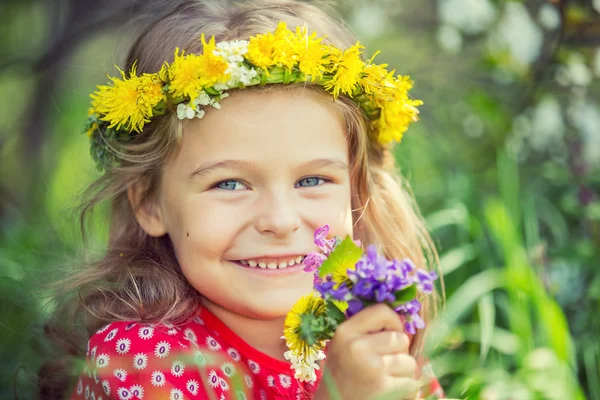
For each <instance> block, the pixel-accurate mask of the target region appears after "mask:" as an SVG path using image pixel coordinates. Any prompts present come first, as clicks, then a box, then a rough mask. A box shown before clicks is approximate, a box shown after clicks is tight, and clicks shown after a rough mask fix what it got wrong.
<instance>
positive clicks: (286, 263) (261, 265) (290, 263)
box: [239, 256, 304, 269]
mask: <svg viewBox="0 0 600 400" xmlns="http://www.w3.org/2000/svg"><path fill="white" fill-rule="evenodd" d="M302 260H304V256H298V257H296V258H294V259H291V260H288V261H281V262H280V263H276V262H274V261H271V262H266V261H255V260H240V261H239V263H240V264H242V265H248V266H250V267H259V268H263V269H264V268H268V269H277V268H279V269H283V268H287V267H291V266H293V265H296V264H300V263H301V262H302Z"/></svg>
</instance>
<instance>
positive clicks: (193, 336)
mask: <svg viewBox="0 0 600 400" xmlns="http://www.w3.org/2000/svg"><path fill="white" fill-rule="evenodd" d="M183 336H185V337H186V339H187V340H189V341H190V342H194V343H195V342H196V341H197V340H198V338H197V337H196V334H195V333H194V331H193V330H191V329H190V328H186V329H185V330H184V331H183Z"/></svg>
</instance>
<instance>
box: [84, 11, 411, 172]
mask: <svg viewBox="0 0 600 400" xmlns="http://www.w3.org/2000/svg"><path fill="white" fill-rule="evenodd" d="M200 40H201V42H202V45H203V52H202V54H185V52H184V51H183V50H181V51H180V49H179V48H177V49H175V59H174V60H173V62H172V63H171V64H169V63H167V62H165V63H164V64H163V66H162V68H161V70H160V71H159V72H157V73H153V74H148V73H144V74H142V75H140V76H138V75H137V72H136V65H135V64H134V65H133V67H132V68H131V70H130V71H129V72H128V73H125V72H124V71H122V70H120V69H119V71H120V73H121V78H116V77H115V78H113V77H109V79H110V80H111V81H112V84H110V85H103V86H98V90H97V91H95V92H94V93H93V94H92V95H91V98H92V107H91V108H90V110H89V116H88V119H87V122H86V124H85V129H84V132H87V134H88V136H89V137H90V138H91V143H92V145H91V153H92V157H93V158H94V159H95V161H96V163H97V165H98V168H99V169H102V168H104V167H106V166H108V165H111V164H112V163H113V162H116V161H117V158H116V156H115V155H114V152H113V151H111V149H110V147H111V146H110V142H111V141H112V140H117V141H121V142H123V141H125V142H127V141H131V140H132V139H134V138H135V136H136V134H138V133H140V132H141V131H142V129H143V128H144V125H145V124H147V123H149V122H150V121H151V120H152V119H153V118H157V117H160V116H162V115H164V114H165V113H166V112H167V110H169V109H175V108H176V110H177V116H178V117H179V119H186V118H189V119H192V118H202V117H203V116H204V113H205V109H206V107H209V106H211V107H214V108H220V101H221V100H222V99H224V98H225V97H227V96H228V95H229V94H228V93H227V91H228V90H230V89H243V88H245V87H248V86H256V85H261V86H264V85H267V84H293V83H312V84H316V85H320V86H322V87H323V88H324V89H325V90H326V91H327V92H329V93H331V94H332V95H333V98H334V99H336V98H337V97H338V96H339V95H340V94H344V95H347V96H348V97H350V98H351V99H352V100H353V101H354V102H355V103H356V104H357V105H358V106H359V107H360V108H361V109H362V111H363V112H364V114H365V116H366V117H367V118H368V119H369V120H370V121H371V123H372V129H371V130H370V132H371V133H370V135H371V136H372V139H373V140H375V141H376V142H378V143H380V144H381V145H387V144H389V143H390V142H393V141H397V142H400V140H401V139H402V135H403V133H404V132H405V131H406V130H407V129H408V126H409V125H410V124H411V123H412V122H414V121H417V114H418V113H419V111H418V110H417V108H416V107H417V106H419V105H421V104H423V102H422V101H420V100H412V99H410V98H409V97H408V91H409V90H410V89H411V87H412V84H413V83H412V81H411V80H410V77H409V76H401V75H398V76H394V72H395V71H388V70H387V69H386V68H387V64H379V65H377V64H373V59H374V58H375V55H377V54H378V53H379V52H377V53H375V55H374V56H373V57H372V58H371V59H370V60H368V61H367V62H365V61H363V60H362V59H361V53H362V49H363V46H361V45H360V43H358V42H357V43H356V44H355V45H354V46H352V47H350V48H348V49H346V50H340V49H338V48H336V47H334V46H332V45H327V44H323V43H322V40H323V38H318V37H317V36H316V33H312V34H311V35H308V32H307V30H306V28H305V27H297V28H296V31H295V32H292V31H291V30H289V29H288V28H287V26H286V24H285V23H283V22H280V23H279V25H278V26H277V29H276V30H275V31H274V32H273V33H271V32H269V33H265V34H258V35H256V36H252V37H250V39H249V40H233V41H230V42H220V43H217V44H215V38H214V36H213V37H212V38H211V39H210V40H209V41H208V42H207V41H206V39H205V37H204V34H203V35H202V36H201V38H200ZM117 69H118V67H117Z"/></svg>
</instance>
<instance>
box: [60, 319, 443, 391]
mask: <svg viewBox="0 0 600 400" xmlns="http://www.w3.org/2000/svg"><path fill="white" fill-rule="evenodd" d="M86 355H87V360H86V361H87V362H86V366H85V368H84V371H83V372H82V374H81V376H80V377H79V379H78V381H77V384H76V386H75V390H74V391H73V394H72V396H71V400H76V399H77V400H79V399H86V400H108V399H118V400H133V399H170V400H171V399H172V400H183V399H186V400H187V399H215V400H229V399H234V400H243V399H253V400H254V399H256V400H263V399H268V400H275V399H280V400H283V399H290V400H291V399H311V398H312V393H313V392H314V391H315V389H316V387H317V385H318V382H319V381H318V380H317V382H316V383H315V384H311V383H307V382H299V381H297V380H296V379H294V371H293V370H292V369H291V368H290V363H288V362H286V361H281V360H277V359H275V358H272V357H270V356H268V355H266V354H264V353H261V352H260V351H258V350H256V349H254V348H253V347H251V346H250V345H249V344H248V343H246V342H245V341H244V340H243V339H242V338H240V337H239V336H238V335H236V334H235V333H234V332H233V331H232V330H231V329H229V328H228V327H227V326H226V325H225V324H223V322H221V321H220V320H219V319H218V318H217V317H216V316H214V315H213V314H212V313H211V312H209V311H208V310H207V309H205V308H202V309H201V310H200V312H199V313H198V315H196V317H194V318H193V319H192V320H191V321H189V322H188V323H186V324H184V325H181V326H178V327H174V326H169V325H166V324H160V325H149V324H144V323H135V322H128V321H118V322H112V323H110V324H108V325H106V326H105V327H103V328H102V329H100V330H99V331H98V332H96V333H95V334H94V335H92V337H91V338H90V340H89V342H88V347H87V354H86ZM317 372H320V371H317ZM320 377H321V376H320V374H318V378H319V379H320ZM436 384H437V381H436V380H435V379H433V380H432V388H433V386H434V385H436Z"/></svg>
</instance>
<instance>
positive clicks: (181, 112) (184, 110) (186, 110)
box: [177, 103, 196, 119]
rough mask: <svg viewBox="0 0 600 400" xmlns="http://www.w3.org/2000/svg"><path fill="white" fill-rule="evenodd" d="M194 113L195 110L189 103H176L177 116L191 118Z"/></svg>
mask: <svg viewBox="0 0 600 400" xmlns="http://www.w3.org/2000/svg"><path fill="white" fill-rule="evenodd" d="M195 115H196V110H195V109H194V108H192V107H190V105H189V104H185V103H179V104H178V105H177V118H179V119H186V118H187V119H192V118H194V116H195Z"/></svg>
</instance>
